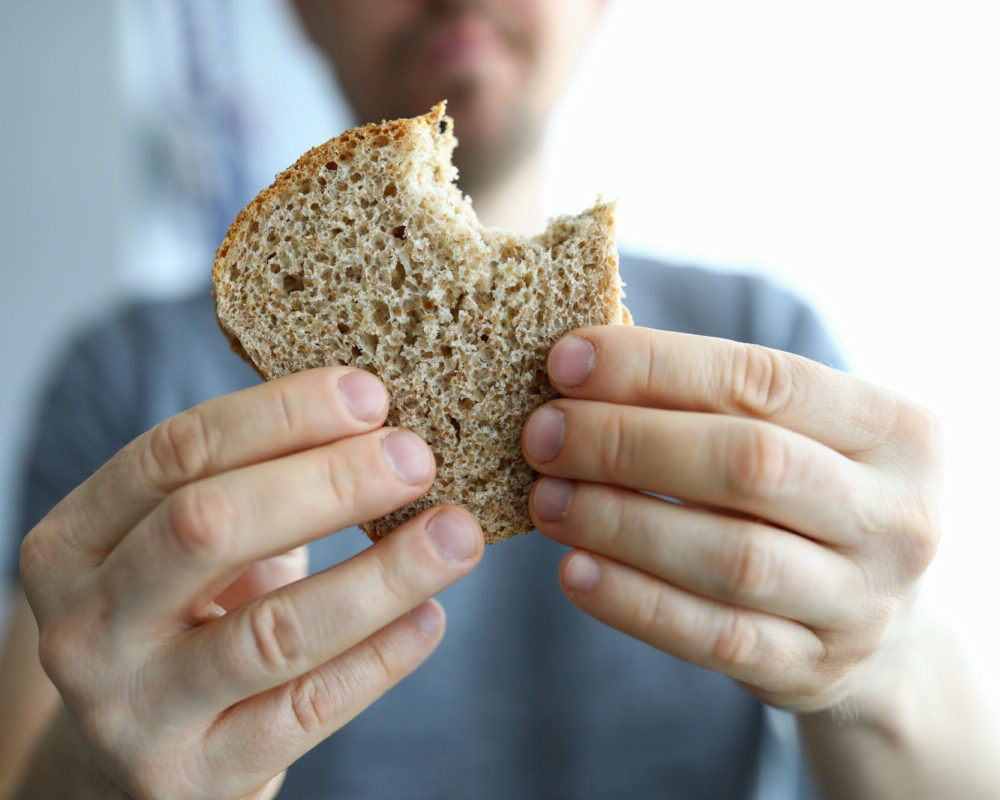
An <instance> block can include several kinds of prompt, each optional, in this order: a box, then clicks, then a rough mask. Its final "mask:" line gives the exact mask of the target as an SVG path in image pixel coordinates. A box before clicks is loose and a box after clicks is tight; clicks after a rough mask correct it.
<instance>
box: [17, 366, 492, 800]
mask: <svg viewBox="0 0 1000 800" xmlns="http://www.w3.org/2000/svg"><path fill="white" fill-rule="evenodd" d="M387 409H388V398H387V395H386V392H385V389H384V387H383V386H382V385H381V383H379V382H378V380H377V379H375V378H374V377H373V376H371V375H369V374H368V373H364V372H361V371H358V370H351V369H348V368H343V367H328V368H322V369H316V370H312V371H309V372H304V373H299V374H296V375H292V376H289V377H286V378H282V379H279V380H275V381H271V382H268V383H265V384H261V385H259V386H255V387H253V388H251V389H247V390H245V391H243V392H238V393H236V394H233V395H228V396H225V397H221V398H217V399H215V400H211V401H209V402H207V403H204V404H202V405H201V406H198V407H196V408H194V409H192V410H189V411H186V412H183V413H181V414H179V415H177V416H175V417H172V418H171V419H169V420H167V421H166V422H164V423H162V424H160V425H159V426H157V427H156V428H154V429H152V430H151V431H150V432H148V433H146V434H144V435H143V436H141V437H139V438H138V439H136V440H135V441H133V442H132V443H131V444H129V445H128V446H127V447H125V448H124V449H123V450H121V451H120V452H119V453H118V454H117V455H115V456H114V457H113V458H112V459H111V460H110V461H109V462H108V463H107V464H106V465H105V466H103V467H102V468H101V469H100V470H98V471H97V472H96V473H95V474H94V475H93V476H91V478H90V479H88V480H87V481H86V482H85V483H83V484H82V485H81V486H80V487H78V488H77V489H76V490H75V491H74V492H72V493H71V494H70V495H68V496H67V497H66V498H65V499H64V500H63V501H62V502H61V503H60V504H59V505H58V506H56V508H55V509H53V511H52V512H51V513H50V514H49V515H48V516H47V517H45V519H44V520H42V521H41V522H40V523H39V524H38V526H37V527H36V528H34V529H33V530H32V531H31V532H30V533H29V535H28V536H27V538H26V540H25V542H24V545H23V548H22V551H21V568H22V576H23V579H24V586H25V590H26V593H27V596H28V600H29V602H30V603H31V607H32V610H33V612H34V614H35V616H36V618H37V620H38V625H39V635H40V656H41V660H42V664H43V666H44V668H45V670H46V672H47V673H48V675H49V676H50V678H51V679H52V681H53V682H54V683H55V685H56V687H57V688H58V689H59V691H60V693H61V694H62V696H63V700H64V703H65V706H66V709H67V712H68V715H67V716H68V717H69V718H70V719H71V720H72V721H73V724H75V725H76V726H78V728H79V730H80V731H82V733H83V737H85V740H86V741H87V742H88V743H89V744H88V746H89V747H90V748H91V749H92V755H93V757H94V758H95V759H96V760H97V761H98V762H99V763H100V764H101V766H102V767H103V768H104V769H105V770H106V771H107V772H108V773H109V774H110V775H111V776H113V777H114V779H115V780H116V781H118V782H119V783H120V784H121V785H122V786H123V787H124V788H125V790H126V791H127V792H128V793H129V795H130V796H133V797H136V798H153V797H156V798H161V797H187V798H249V797H252V798H261V797H271V796H273V795H274V793H275V792H276V791H277V787H278V786H279V785H280V780H281V776H282V773H283V771H284V770H285V768H286V767H287V766H288V765H289V764H291V763H292V762H293V761H295V760H296V759H297V758H298V757H299V756H301V755H302V754H303V753H305V752H306V751H308V750H309V749H310V748H312V747H313V746H314V745H315V744H317V743H318V742H319V741H320V740H322V739H324V738H325V737H327V736H329V735H330V734H331V733H333V732H334V731H336V730H337V729H338V728H340V727H341V726H343V725H344V724H345V723H346V722H348V721H349V720H350V719H351V718H352V717H354V716H355V715H356V714H358V713H359V712H361V711H362V710H363V709H364V708H366V707H367V706H368V705H370V704H371V703H372V702H374V701H375V700H376V699H377V698H378V697H379V696H380V695H382V694H383V693H384V692H385V691H386V690H388V689H389V688H390V687H391V686H392V685H394V684H395V683H397V682H398V681H399V680H401V679H402V678H403V677H405V676H406V675H407V674H408V673H409V672H411V671H412V670H413V669H415V668H416V667H417V666H418V665H419V664H420V663H421V662H422V661H423V660H424V659H425V658H426V657H427V656H428V655H429V654H430V653H431V652H432V651H433V650H434V648H435V647H436V646H437V644H438V643H439V642H440V640H441V637H442V636H443V631H444V613H443V609H442V608H441V606H440V605H439V604H438V603H437V601H435V600H433V599H430V598H432V597H433V595H435V594H437V593H438V592H439V591H441V590H442V589H444V588H445V587H446V586H448V585H449V584H451V583H453V582H455V581H456V580H458V579H460V578H461V577H463V576H464V575H466V574H467V573H468V572H470V571H471V570H472V568H473V567H474V566H475V565H476V564H477V563H478V561H479V559H480V557H481V555H482V550H483V540H482V532H481V530H480V528H479V525H478V523H477V522H476V521H475V520H474V519H473V518H472V517H471V515H470V514H469V513H468V512H466V511H464V510H462V509H458V508H455V507H438V508H434V509H430V510H428V511H426V512H424V513H422V514H420V515H419V516H417V517H415V518H413V519H412V520H410V521H409V522H407V523H406V524H404V525H402V526H401V527H400V528H398V529H397V530H396V531H394V532H393V533H391V534H390V535H389V536H386V537H385V538H383V539H381V540H380V541H379V542H377V543H376V544H374V545H373V546H372V547H370V548H368V549H366V550H365V551H363V552H362V553H360V554H358V555H357V556H355V557H353V558H351V559H349V560H347V561H345V562H343V563H341V564H339V565H336V566H334V567H332V568H330V569H329V570H326V571H324V572H321V573H318V574H316V575H313V576H311V577H305V575H306V564H305V557H304V551H303V549H302V548H303V545H305V544H306V543H307V542H309V541H311V540H314V539H318V538H320V537H322V536H323V535H325V534H327V533H329V532H330V531H335V530H339V529H341V528H344V527H347V526H349V525H353V524H356V523H358V522H360V521H364V520H368V519H373V518H376V517H379V516H381V515H382V514H385V513H387V512H389V511H390V510H392V509H395V508H398V507H400V506H402V505H404V504H406V503H408V502H411V501H413V500H415V499H417V498H418V497H420V496H421V495H422V494H423V493H424V492H425V491H426V490H427V489H428V487H429V486H430V484H431V482H432V480H433V476H434V458H433V455H432V453H431V451H430V449H429V448H428V447H427V445H426V444H425V443H424V442H423V441H422V440H421V439H420V438H419V437H417V436H416V435H415V434H413V433H411V432H408V431H402V430H396V429H391V428H386V427H382V423H383V422H384V420H385V416H386V413H387Z"/></svg>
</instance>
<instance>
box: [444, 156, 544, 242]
mask: <svg viewBox="0 0 1000 800" xmlns="http://www.w3.org/2000/svg"><path fill="white" fill-rule="evenodd" d="M543 150H544V148H543V147H542V146H541V143H539V145H538V146H536V147H534V148H533V149H532V151H531V152H530V153H529V154H528V155H527V157H525V158H522V159H520V160H519V161H518V162H517V166H515V167H514V168H513V169H512V170H510V171H507V172H505V173H504V174H503V175H501V176H498V177H497V178H496V179H495V180H493V181H491V182H489V183H488V184H486V185H483V186H475V187H470V188H469V189H467V191H468V192H469V194H470V195H471V197H472V205H473V208H475V210H476V215H477V216H478V217H479V220H480V221H481V222H482V223H483V225H486V226H488V227H491V228H506V229H508V230H512V231H514V232H515V233H519V234H521V235H522V236H534V235H535V234H538V233H541V231H542V229H543V228H544V227H545V214H544V212H543V206H542V189H543V182H544V170H543ZM459 185H461V184H459Z"/></svg>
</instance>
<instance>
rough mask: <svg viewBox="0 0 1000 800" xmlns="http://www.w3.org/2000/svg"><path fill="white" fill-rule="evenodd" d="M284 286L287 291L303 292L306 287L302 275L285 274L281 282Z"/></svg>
mask: <svg viewBox="0 0 1000 800" xmlns="http://www.w3.org/2000/svg"><path fill="white" fill-rule="evenodd" d="M281 286H282V288H283V289H284V290H285V291H286V292H289V293H291V292H301V291H302V290H303V289H305V288H306V287H305V284H304V283H302V277H301V276H299V275H285V279H284V280H283V281H282V282H281Z"/></svg>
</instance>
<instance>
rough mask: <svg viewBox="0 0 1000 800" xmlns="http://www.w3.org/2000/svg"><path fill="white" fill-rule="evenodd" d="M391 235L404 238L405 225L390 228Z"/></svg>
mask: <svg viewBox="0 0 1000 800" xmlns="http://www.w3.org/2000/svg"><path fill="white" fill-rule="evenodd" d="M392 235H393V236H395V237H396V238H397V239H405V238H406V226H405V225H397V226H396V227H395V228H393V229H392Z"/></svg>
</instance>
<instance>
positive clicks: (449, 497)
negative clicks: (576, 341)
mask: <svg viewBox="0 0 1000 800" xmlns="http://www.w3.org/2000/svg"><path fill="white" fill-rule="evenodd" d="M456 144H457V140H456V139H455V136H454V134H453V124H452V120H451V119H450V118H449V117H447V116H445V106H444V103H441V104H439V105H437V106H435V108H434V109H432V110H431V111H430V113H428V114H425V115H423V116H421V117H416V118H414V119H402V120H394V121H391V122H383V123H382V124H372V125H365V126H364V127H361V128H356V129H354V130H350V131H347V132H346V133H344V134H343V135H341V136H338V137H337V138H335V139H332V140H330V141H329V142H327V143H326V144H323V145H320V146H319V147H317V148H315V149H313V150H310V151H309V152H308V153H306V154H305V155H304V156H302V158H300V159H299V160H298V161H297V162H296V163H295V164H294V165H292V166H291V167H289V168H288V169H287V170H285V171H284V172H283V173H281V174H280V175H279V176H278V177H277V179H276V180H275V182H274V184H272V185H271V186H270V187H269V188H267V189H265V190H264V191H262V192H261V193H260V194H259V195H258V196H257V197H256V198H255V199H254V200H253V201H252V202H251V203H250V204H249V205H248V206H247V207H246V208H245V209H243V211H241V212H240V214H239V216H238V217H237V218H236V220H235V222H233V224H232V227H231V228H230V229H229V232H228V234H227V235H226V238H225V240H224V241H223V242H222V245H221V246H220V247H219V250H218V253H217V255H216V259H215V267H214V270H213V280H214V284H215V301H216V314H217V317H218V320H219V325H220V326H221V328H222V330H223V332H224V333H225V334H226V335H227V336H228V337H229V339H230V341H231V343H232V345H233V347H234V349H235V350H236V351H237V352H238V353H240V354H241V355H242V356H243V357H244V358H246V359H247V360H248V361H249V362H250V363H251V364H252V365H253V366H254V368H255V369H256V370H257V371H258V372H259V373H260V374H261V375H262V376H263V377H264V378H268V379H270V378H277V377H280V376H282V375H286V374H288V373H291V372H296V371H298V370H304V369H309V368H311V367H318V366H322V365H330V364H350V365H353V366H356V367H360V368H362V369H365V370H369V371H370V372H373V373H374V374H376V375H378V376H379V378H381V379H382V381H384V383H385V385H386V387H387V388H388V390H389V396H390V411H389V419H388V424H389V425H394V426H399V427H404V428H409V429H411V430H413V431H415V432H416V433H418V434H420V435H421V436H422V437H423V438H424V439H425V440H426V441H427V442H428V444H429V445H430V446H431V448H432V449H433V451H434V453H435V457H436V460H437V468H438V471H437V479H436V481H435V483H434V485H433V487H432V488H431V490H430V492H429V493H428V494H427V495H426V496H424V497H423V498H421V499H420V500H419V501H417V502H415V503H412V504H410V505H408V506H406V507H405V508H402V509H400V510H398V511H396V512H394V513H392V514H389V515H388V516H386V517H383V518H382V519H378V520H374V521H372V522H369V523H367V524H365V525H363V526H362V527H363V528H364V530H365V531H366V532H367V533H368V535H369V536H370V537H372V538H373V539H377V538H379V537H381V536H383V535H385V534H386V533H388V532H389V531H390V530H392V529H393V528H395V527H396V526H397V525H399V524H400V523H402V522H403V521H405V520H406V519H408V518H410V517H411V516H413V515H414V514H416V513H417V512H419V511H421V510H423V509H425V508H428V507H430V506H432V505H436V504H438V503H456V504H459V505H463V506H465V507H466V508H468V509H469V510H470V511H471V512H472V513H473V514H474V515H475V516H476V517H477V518H478V519H479V521H480V523H481V524H482V526H483V530H484V531H485V534H486V540H487V541H488V542H494V541H497V540H499V539H503V538H506V537H508V536H513V535H515V534H518V533H525V532H527V531H530V530H531V529H532V528H533V527H534V526H533V525H532V524H531V521H530V519H529V517H528V493H529V490H530V488H531V484H532V482H533V480H534V477H535V476H534V474H533V472H532V470H531V468H530V467H529V466H528V465H527V463H526V462H525V461H524V458H523V456H522V455H521V445H520V434H521V427H522V426H523V424H524V421H525V419H526V418H527V417H528V414H530V413H531V411H532V410H534V409H535V408H537V407H538V406H539V405H540V404H542V403H544V402H545V401H547V400H550V399H551V398H553V397H555V396H556V392H555V390H554V389H553V388H552V386H551V385H550V384H549V382H548V380H547V378H546V371H545V360H546V355H547V353H548V351H549V349H550V348H551V346H552V345H553V344H554V343H555V341H556V340H557V339H558V338H559V337H560V336H561V335H562V334H564V333H565V332H567V331H569V330H571V329H573V328H576V327H579V326H583V325H600V324H609V323H629V322H631V320H630V319H629V317H628V312H627V311H626V310H625V308H624V307H623V306H622V304H621V300H622V297H623V293H622V286H621V281H620V280H619V277H618V256H617V252H616V249H615V242H614V206H613V205H612V204H604V203H598V204H597V205H595V206H594V207H593V208H591V209H589V210H588V211H585V212H583V213H582V214H580V215H579V216H575V217H571V216H566V217H559V218H558V219H554V220H552V221H551V222H550V223H549V226H548V228H547V230H546V231H545V232H544V233H542V234H540V235H538V236H536V237H534V238H531V239H526V238H522V237H519V236H517V235H515V234H513V233H510V232H508V231H503V230H495V229H490V228H485V227H483V226H482V225H480V223H479V221H478V220H477V218H476V215H475V213H474V212H473V210H472V206H471V204H470V202H469V201H468V199H467V198H464V197H463V196H462V194H461V193H460V192H459V190H458V188H457V187H456V186H455V183H454V181H455V179H456V177H457V170H456V169H455V167H454V166H453V165H452V163H451V154H452V151H453V150H454V148H455V146H456Z"/></svg>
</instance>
